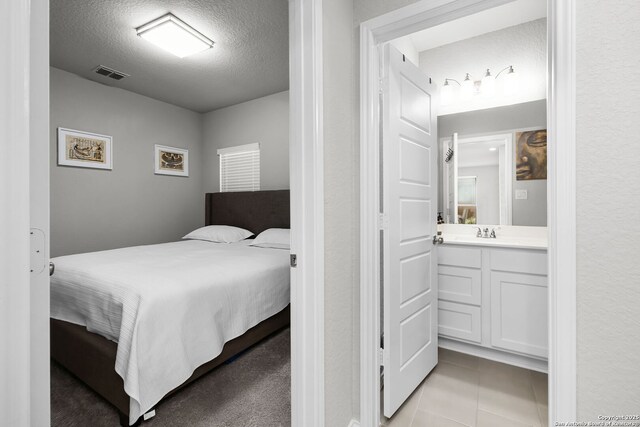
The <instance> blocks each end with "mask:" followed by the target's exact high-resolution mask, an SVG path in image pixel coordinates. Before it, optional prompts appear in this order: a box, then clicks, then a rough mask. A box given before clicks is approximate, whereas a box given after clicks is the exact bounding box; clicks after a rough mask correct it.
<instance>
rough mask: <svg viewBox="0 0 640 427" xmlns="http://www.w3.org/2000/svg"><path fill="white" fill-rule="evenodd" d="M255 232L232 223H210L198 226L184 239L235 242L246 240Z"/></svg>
mask: <svg viewBox="0 0 640 427" xmlns="http://www.w3.org/2000/svg"><path fill="white" fill-rule="evenodd" d="M249 236H253V233H252V232H250V231H249V230H245V229H244V228H239V227H232V226H230V225H208V226H206V227H202V228H198V229H197V230H194V231H192V232H191V233H189V234H187V235H186V236H184V237H183V239H191V240H206V241H208V242H218V243H235V242H239V241H240V240H244V239H246V238H247V237H249Z"/></svg>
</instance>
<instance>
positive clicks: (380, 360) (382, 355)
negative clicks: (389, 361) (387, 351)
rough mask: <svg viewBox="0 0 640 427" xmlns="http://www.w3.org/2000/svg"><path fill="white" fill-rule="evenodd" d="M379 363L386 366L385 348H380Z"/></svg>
mask: <svg viewBox="0 0 640 427" xmlns="http://www.w3.org/2000/svg"><path fill="white" fill-rule="evenodd" d="M378 364H379V365H380V366H384V348H379V349H378Z"/></svg>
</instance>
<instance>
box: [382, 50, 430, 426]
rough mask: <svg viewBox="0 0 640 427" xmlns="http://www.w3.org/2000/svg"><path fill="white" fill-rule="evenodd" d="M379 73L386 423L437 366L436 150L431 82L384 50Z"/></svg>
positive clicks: (404, 61) (420, 72)
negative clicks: (381, 132) (381, 99)
mask: <svg viewBox="0 0 640 427" xmlns="http://www.w3.org/2000/svg"><path fill="white" fill-rule="evenodd" d="M384 73H385V77H384V85H383V101H382V111H383V151H382V157H383V171H382V176H383V179H382V186H383V188H382V200H383V206H382V208H383V214H382V221H381V223H382V227H381V229H382V230H383V238H382V248H383V249H382V251H383V254H382V258H383V270H384V273H383V294H384V308H383V311H384V313H383V319H384V351H383V365H384V415H385V416H386V417H391V416H392V415H393V414H394V413H395V412H396V410H397V409H398V408H399V407H400V405H402V403H403V402H404V401H405V400H406V398H407V397H408V396H409V395H410V394H411V393H412V392H413V390H415V388H416V387H417V386H418V385H419V384H420V383H421V382H422V380H423V379H424V378H425V377H426V376H427V374H428V373H429V372H430V371H431V370H432V369H433V368H434V367H435V365H436V363H437V362H438V331H437V327H438V320H437V313H438V308H437V301H438V290H437V275H436V273H437V271H436V262H437V256H436V252H435V251H436V245H435V244H434V243H433V236H434V234H436V208H437V163H436V162H437V157H438V148H437V132H436V115H435V111H433V109H434V102H433V99H432V94H433V93H434V87H433V85H432V84H431V82H430V79H429V78H428V77H427V76H425V75H424V74H423V73H422V71H420V70H419V69H418V67H416V66H415V65H413V64H412V63H411V62H409V60H407V59H406V58H405V57H404V55H402V54H401V53H400V52H399V51H397V50H396V49H395V48H393V47H392V46H391V45H389V44H387V45H385V47H384Z"/></svg>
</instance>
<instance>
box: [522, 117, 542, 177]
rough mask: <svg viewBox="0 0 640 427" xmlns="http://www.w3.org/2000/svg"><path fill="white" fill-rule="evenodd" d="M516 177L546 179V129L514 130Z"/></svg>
mask: <svg viewBox="0 0 640 427" xmlns="http://www.w3.org/2000/svg"><path fill="white" fill-rule="evenodd" d="M516 179H517V180H518V181H527V180H531V179H547V130H546V129H540V130H534V131H526V132H516Z"/></svg>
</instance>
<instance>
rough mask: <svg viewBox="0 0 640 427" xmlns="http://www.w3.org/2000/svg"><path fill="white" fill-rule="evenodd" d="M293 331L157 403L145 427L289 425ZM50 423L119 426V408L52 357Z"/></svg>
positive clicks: (55, 426)
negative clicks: (291, 333)
mask: <svg viewBox="0 0 640 427" xmlns="http://www.w3.org/2000/svg"><path fill="white" fill-rule="evenodd" d="M290 381H291V360H290V331H289V329H288V328H287V329H284V330H282V331H280V332H278V333H276V334H274V335H272V336H270V337H269V338H267V339H266V340H264V341H262V342H261V343H259V344H257V345H255V346H254V347H252V348H250V349H249V350H247V351H246V352H245V353H242V354H241V355H240V356H238V358H237V359H235V360H234V361H233V362H231V363H228V364H223V365H221V366H220V367H218V368H217V369H215V370H214V371H212V372H210V373H209V374H207V375H205V376H204V377H202V378H200V379H199V380H197V381H195V382H194V383H193V384H191V385H189V386H188V387H186V388H185V389H183V390H181V391H179V392H177V393H176V394H174V395H173V396H171V397H170V398H168V399H167V400H165V401H164V402H162V403H160V404H159V405H158V406H157V407H156V416H155V417H154V418H151V419H150V420H148V421H145V422H143V423H142V427H169V426H170V427H180V426H189V427H200V426H202V427H204V426H207V427H213V426H219V427H223V426H224V427H235V426H239V427H240V426H241V427H251V426H256V427H258V426H260V427H282V426H289V425H291V388H290ZM51 425H52V427H76V426H77V427H86V426H92V427H118V426H119V425H120V424H119V421H118V413H117V411H116V410H115V408H113V407H112V406H111V405H110V404H109V403H107V402H106V401H105V400H103V399H102V398H101V397H100V396H98V395H97V394H96V393H94V392H93V391H92V390H91V389H89V388H88V387H86V386H85V385H84V384H83V383H81V382H80V381H79V380H78V379H76V378H75V377H74V376H72V375H71V374H70V373H69V372H67V371H66V370H65V369H64V368H62V367H61V366H60V365H58V364H57V363H56V362H53V361H52V362H51Z"/></svg>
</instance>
